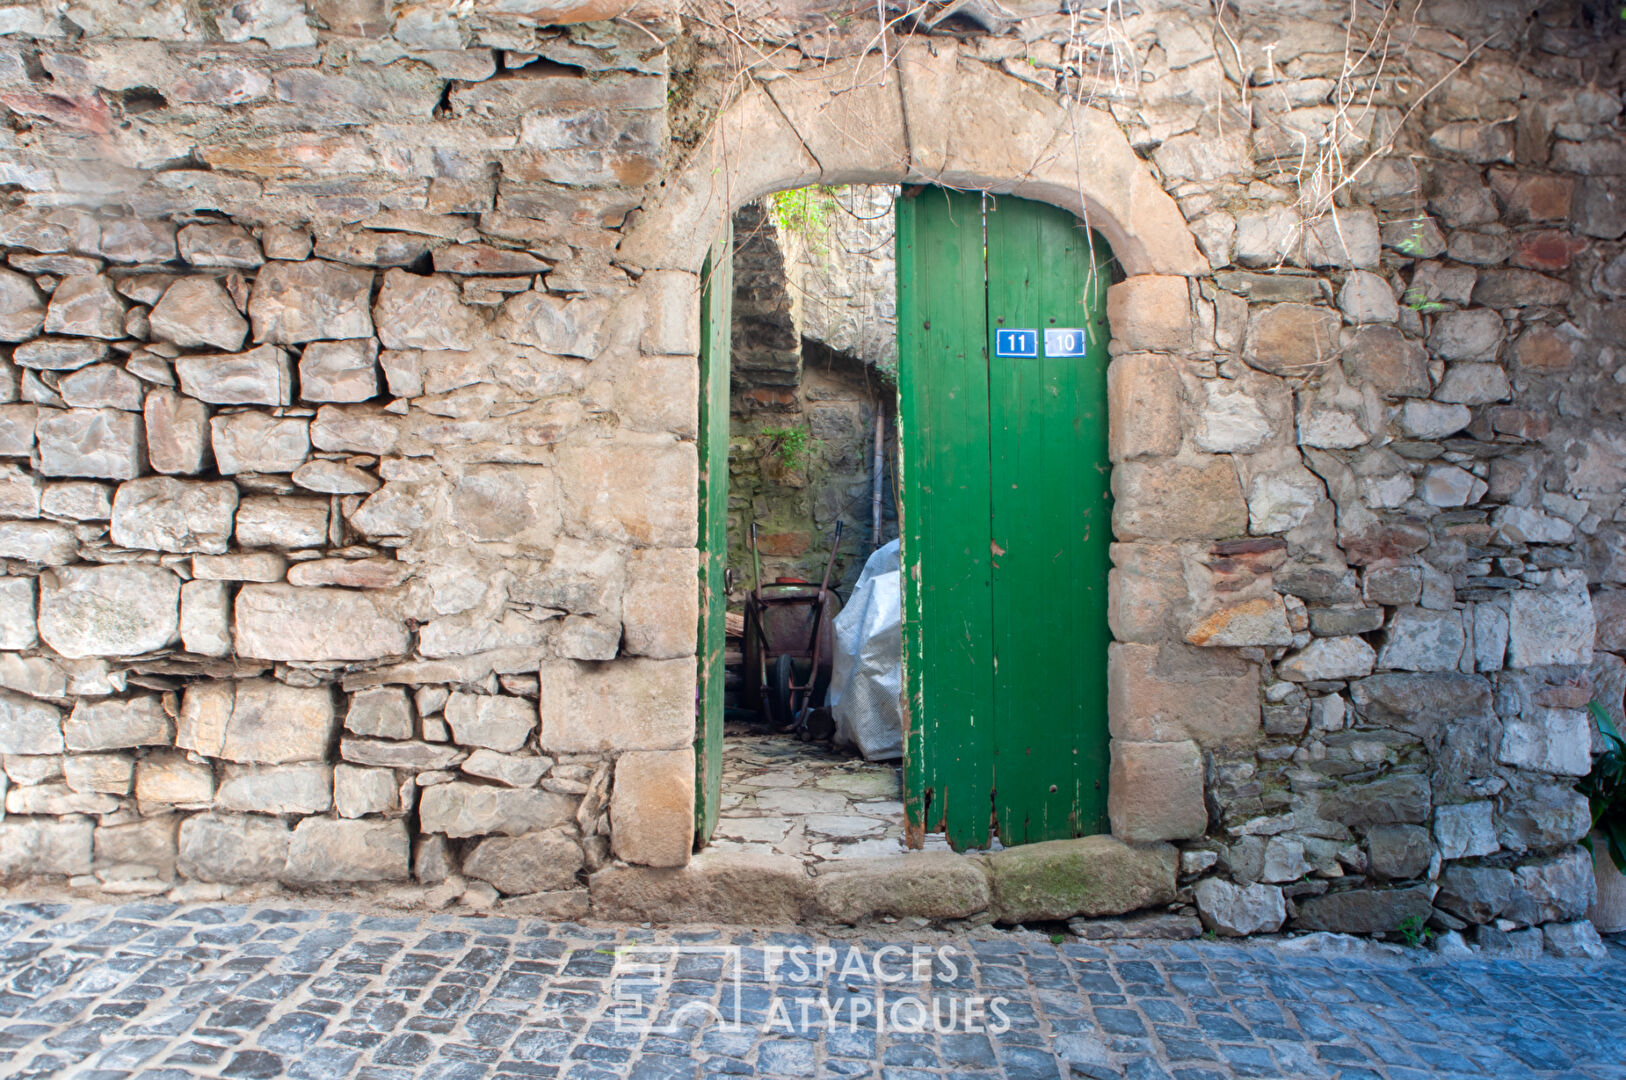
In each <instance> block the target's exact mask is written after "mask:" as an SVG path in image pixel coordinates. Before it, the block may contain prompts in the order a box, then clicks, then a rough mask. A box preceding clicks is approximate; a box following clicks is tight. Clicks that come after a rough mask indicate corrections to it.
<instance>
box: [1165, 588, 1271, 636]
mask: <svg viewBox="0 0 1626 1080" xmlns="http://www.w3.org/2000/svg"><path fill="white" fill-rule="evenodd" d="M1186 640H1187V641H1189V642H1191V643H1192V644H1193V645H1206V646H1243V645H1261V646H1263V645H1291V644H1292V643H1293V632H1292V631H1291V630H1290V629H1288V626H1287V608H1286V607H1285V605H1284V604H1283V603H1282V598H1281V597H1280V596H1279V595H1277V594H1275V593H1272V594H1271V595H1270V596H1268V597H1259V598H1257V599H1253V600H1246V601H1243V602H1242V603H1240V604H1233V605H1231V606H1230V607H1226V608H1222V609H1220V610H1219V611H1216V612H1214V613H1213V614H1212V615H1210V616H1208V617H1207V618H1205V619H1203V620H1202V621H1201V622H1199V623H1197V625H1195V626H1193V627H1192V628H1191V629H1190V630H1189V631H1188V632H1187V633H1186Z"/></svg>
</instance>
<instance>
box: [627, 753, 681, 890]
mask: <svg viewBox="0 0 1626 1080" xmlns="http://www.w3.org/2000/svg"><path fill="white" fill-rule="evenodd" d="M694 768H695V762H694V750H693V749H692V748H685V749H682V750H635V751H632V752H629V753H625V754H622V755H621V756H620V757H619V758H617V759H616V763H615V780H614V783H613V786H612V788H611V796H610V818H611V822H612V825H613V831H612V832H611V848H612V850H613V851H614V852H615V855H616V858H618V859H622V860H625V861H626V862H629V863H640V864H642V865H644V866H668V867H670V866H683V865H685V864H686V863H688V861H689V852H690V850H691V849H692V848H693V847H694V824H693V823H694V788H695V782H694Z"/></svg>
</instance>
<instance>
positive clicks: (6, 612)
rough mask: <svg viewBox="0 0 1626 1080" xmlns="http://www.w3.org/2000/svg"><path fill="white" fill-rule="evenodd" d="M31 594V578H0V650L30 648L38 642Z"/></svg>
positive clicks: (32, 587)
mask: <svg viewBox="0 0 1626 1080" xmlns="http://www.w3.org/2000/svg"><path fill="white" fill-rule="evenodd" d="M34 592H35V587H34V579H33V578H22V577H8V578H0V649H27V648H32V647H33V645H34V643H35V642H37V641H38V640H39V634H38V632H37V630H36V627H35V619H36V617H37V614H36V608H35V604H34Z"/></svg>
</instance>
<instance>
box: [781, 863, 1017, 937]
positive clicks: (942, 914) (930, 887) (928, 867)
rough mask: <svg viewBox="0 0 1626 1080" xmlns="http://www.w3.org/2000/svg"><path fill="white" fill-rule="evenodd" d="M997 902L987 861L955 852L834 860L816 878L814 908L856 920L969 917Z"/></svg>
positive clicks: (839, 919)
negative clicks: (986, 865)
mask: <svg viewBox="0 0 1626 1080" xmlns="http://www.w3.org/2000/svg"><path fill="white" fill-rule="evenodd" d="M992 902H993V892H992V890H991V888H990V886H989V883H988V873H987V871H986V870H985V869H984V868H983V865H982V861H981V860H980V859H977V858H974V857H971V856H967V855H962V854H960V853H958V852H951V851H920V852H911V853H909V854H907V855H896V856H888V857H885V858H877V859H838V860H833V861H831V862H827V863H824V864H822V865H821V866H820V867H819V874H818V875H817V876H816V877H814V879H813V905H814V910H816V911H817V912H818V914H819V915H821V916H823V917H824V918H826V919H831V920H833V921H836V922H843V923H848V924H852V925H857V924H860V923H865V922H868V921H870V920H872V919H884V918H897V919H908V918H919V919H964V918H969V917H970V916H972V915H976V914H979V913H981V912H983V911H987V910H988V907H989V905H990V904H991V903H992Z"/></svg>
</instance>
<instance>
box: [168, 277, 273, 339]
mask: <svg viewBox="0 0 1626 1080" xmlns="http://www.w3.org/2000/svg"><path fill="white" fill-rule="evenodd" d="M147 321H148V325H149V326H150V327H151V328H152V336H153V338H154V339H156V340H158V341H168V342H172V343H173V344H176V345H179V346H181V347H182V348H186V349H197V348H213V349H223V350H225V351H227V352H234V351H236V350H238V349H241V348H242V347H243V340H244V339H245V338H247V337H248V320H247V319H245V318H243V316H242V315H241V314H239V313H238V311H237V305H236V304H234V303H232V299H231V297H230V296H229V295H228V294H227V292H226V290H225V288H224V287H223V286H222V285H221V284H220V282H218V281H216V280H215V279H214V278H207V277H184V278H178V279H176V281H175V283H174V284H173V285H171V286H170V287H169V288H168V289H165V290H164V295H163V298H162V299H160V300H159V301H158V303H157V304H155V305H154V306H153V309H152V311H151V313H150V314H149V315H148V316H147Z"/></svg>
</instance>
